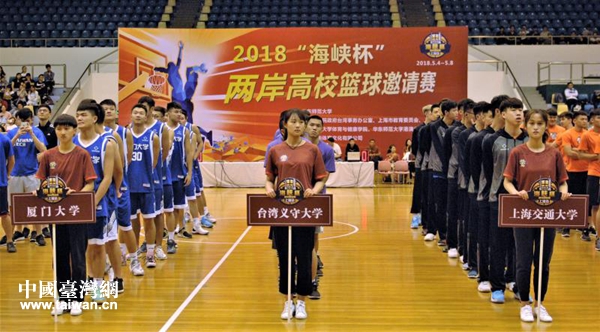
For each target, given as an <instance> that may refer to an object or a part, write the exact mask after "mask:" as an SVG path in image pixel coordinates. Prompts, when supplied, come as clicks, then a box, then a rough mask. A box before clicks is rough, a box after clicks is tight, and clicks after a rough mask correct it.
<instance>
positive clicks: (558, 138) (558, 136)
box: [554, 131, 571, 166]
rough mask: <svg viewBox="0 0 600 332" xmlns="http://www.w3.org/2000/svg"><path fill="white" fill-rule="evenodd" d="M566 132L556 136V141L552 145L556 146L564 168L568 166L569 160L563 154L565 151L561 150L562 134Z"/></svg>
mask: <svg viewBox="0 0 600 332" xmlns="http://www.w3.org/2000/svg"><path fill="white" fill-rule="evenodd" d="M565 132H566V131H563V132H562V133H560V134H558V135H556V141H554V144H556V148H557V149H558V151H560V154H562V157H563V161H564V162H565V166H566V165H568V164H569V160H570V159H571V158H569V156H567V154H566V153H565V149H564V148H563V138H562V136H563V134H564V133H565Z"/></svg>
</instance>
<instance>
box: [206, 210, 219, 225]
mask: <svg viewBox="0 0 600 332" xmlns="http://www.w3.org/2000/svg"><path fill="white" fill-rule="evenodd" d="M206 218H208V220H210V222H212V223H213V224H216V223H217V218H215V217H213V216H212V215H211V214H210V212H209V213H207V214H206Z"/></svg>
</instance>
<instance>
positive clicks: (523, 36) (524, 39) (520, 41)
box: [517, 25, 529, 45]
mask: <svg viewBox="0 0 600 332" xmlns="http://www.w3.org/2000/svg"><path fill="white" fill-rule="evenodd" d="M528 36H529V30H527V26H526V25H522V26H521V29H520V30H519V37H520V38H519V39H517V44H519V45H527V44H529V38H527V37H528Z"/></svg>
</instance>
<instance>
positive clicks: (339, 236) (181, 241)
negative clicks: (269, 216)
mask: <svg viewBox="0 0 600 332" xmlns="http://www.w3.org/2000/svg"><path fill="white" fill-rule="evenodd" d="M230 219H239V220H242V219H243V218H230ZM334 223H336V224H341V225H346V226H349V227H351V228H353V230H352V231H351V232H349V233H345V234H340V235H335V236H329V237H319V241H325V240H333V239H339V238H342V237H346V236H350V235H353V234H356V233H358V227H357V226H354V225H352V224H348V223H345V222H341V221H334ZM177 243H195V244H223V245H224V244H232V242H211V241H202V242H197V241H190V240H177ZM242 244H243V245H246V244H271V242H270V241H269V242H266V241H265V242H244V243H242Z"/></svg>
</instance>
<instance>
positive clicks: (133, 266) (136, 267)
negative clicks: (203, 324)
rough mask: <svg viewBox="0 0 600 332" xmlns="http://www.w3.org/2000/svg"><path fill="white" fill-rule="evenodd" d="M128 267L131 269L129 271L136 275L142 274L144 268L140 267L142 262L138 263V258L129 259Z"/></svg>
mask: <svg viewBox="0 0 600 332" xmlns="http://www.w3.org/2000/svg"><path fill="white" fill-rule="evenodd" d="M129 269H130V270H131V273H133V275H134V276H136V277H139V276H143V275H144V269H143V268H142V264H140V260H139V259H137V258H134V259H132V260H131V263H130V264H129Z"/></svg>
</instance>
